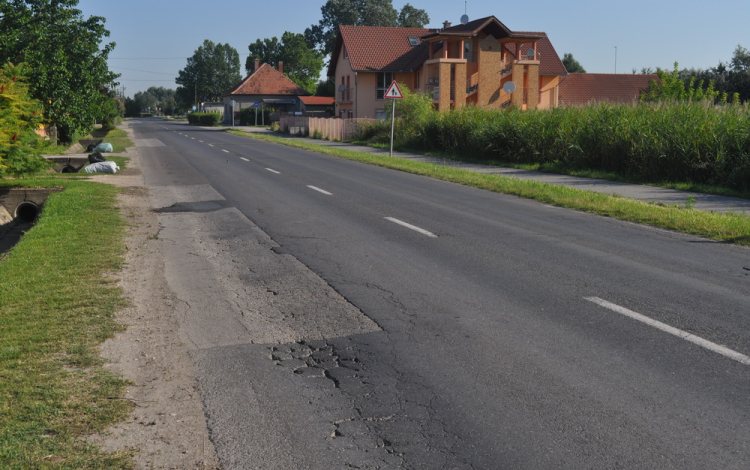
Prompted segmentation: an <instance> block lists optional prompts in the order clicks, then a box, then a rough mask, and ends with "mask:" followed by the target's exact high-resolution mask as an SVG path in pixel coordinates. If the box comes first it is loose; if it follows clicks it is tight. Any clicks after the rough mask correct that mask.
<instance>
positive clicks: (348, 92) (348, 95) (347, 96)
mask: <svg viewBox="0 0 750 470" xmlns="http://www.w3.org/2000/svg"><path fill="white" fill-rule="evenodd" d="M351 100H352V89H351V88H344V90H343V91H340V92H339V101H340V102H344V103H346V102H350V101H351Z"/></svg>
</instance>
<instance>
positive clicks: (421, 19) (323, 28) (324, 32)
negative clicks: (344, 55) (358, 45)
mask: <svg viewBox="0 0 750 470" xmlns="http://www.w3.org/2000/svg"><path fill="white" fill-rule="evenodd" d="M320 11H321V13H322V14H323V18H322V19H321V20H320V21H319V22H318V24H317V25H312V26H311V27H309V28H307V29H306V30H305V39H306V40H307V43H308V45H309V46H310V47H315V48H318V49H319V50H320V51H321V52H323V54H324V55H329V54H330V53H331V52H333V47H334V43H335V41H336V34H337V33H338V27H339V25H354V26H399V25H401V26H412V25H417V24H420V23H421V25H424V24H426V23H428V22H429V21H430V20H429V17H428V16H427V13H426V12H425V11H424V10H419V9H417V8H414V7H413V6H411V5H410V4H408V3H407V4H406V5H404V7H403V8H402V9H401V13H400V14H399V13H398V12H397V11H396V9H395V8H393V1H392V0H327V1H326V3H325V5H323V6H322V7H321V8H320ZM402 19H403V21H402Z"/></svg>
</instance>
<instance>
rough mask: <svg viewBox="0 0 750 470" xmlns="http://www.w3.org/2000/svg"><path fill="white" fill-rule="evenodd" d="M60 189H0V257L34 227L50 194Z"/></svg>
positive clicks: (60, 189)
mask: <svg viewBox="0 0 750 470" xmlns="http://www.w3.org/2000/svg"><path fill="white" fill-rule="evenodd" d="M59 191H62V188H0V255H2V254H4V253H6V252H7V251H8V250H10V249H11V248H13V246H15V244H16V243H18V241H19V240H20V239H21V237H22V236H23V234H24V233H26V232H27V231H29V229H31V227H33V226H34V223H35V222H36V220H37V218H38V217H39V214H41V212H42V207H43V206H44V202H45V201H46V200H47V198H48V197H49V195H50V194H52V193H56V192H59Z"/></svg>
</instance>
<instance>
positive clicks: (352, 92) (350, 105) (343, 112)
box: [334, 47, 359, 119]
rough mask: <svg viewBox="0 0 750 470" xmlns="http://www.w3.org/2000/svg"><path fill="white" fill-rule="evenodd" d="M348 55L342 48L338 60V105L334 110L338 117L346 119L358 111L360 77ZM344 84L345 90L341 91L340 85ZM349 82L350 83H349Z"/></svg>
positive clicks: (336, 77) (335, 78)
mask: <svg viewBox="0 0 750 470" xmlns="http://www.w3.org/2000/svg"><path fill="white" fill-rule="evenodd" d="M345 56H346V49H345V48H343V47H342V48H341V51H340V52H339V57H338V61H337V62H336V76H335V77H334V80H335V82H336V105H335V109H334V112H335V114H336V116H337V117H342V118H344V119H347V118H350V117H355V116H356V113H357V95H356V91H357V87H358V84H357V81H358V79H359V77H358V76H357V74H355V73H354V70H352V64H351V63H350V62H349V59H348V58H345ZM342 84H343V85H344V87H345V88H346V89H345V90H344V91H339V86H341V85H342ZM347 84H348V85H347ZM342 100H343V101H342Z"/></svg>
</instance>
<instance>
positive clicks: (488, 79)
mask: <svg viewBox="0 0 750 470" xmlns="http://www.w3.org/2000/svg"><path fill="white" fill-rule="evenodd" d="M501 50H502V45H501V44H500V43H499V42H498V41H497V39H495V38H494V37H492V36H491V35H489V36H487V37H486V38H484V39H483V40H482V41H481V42H480V43H479V89H478V90H477V105H478V106H488V107H493V105H494V106H499V104H500V81H501V79H502V78H501V77H500V63H501V58H502V53H501Z"/></svg>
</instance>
